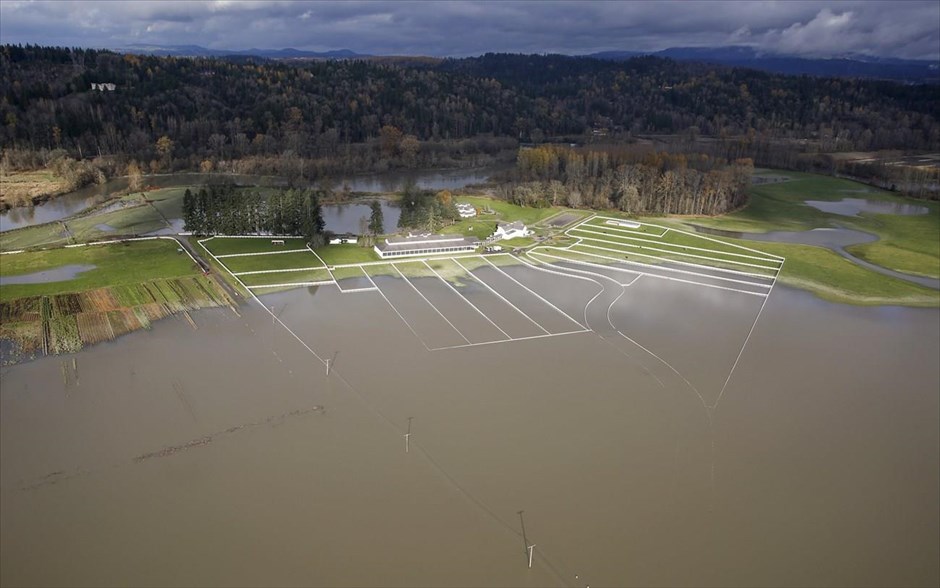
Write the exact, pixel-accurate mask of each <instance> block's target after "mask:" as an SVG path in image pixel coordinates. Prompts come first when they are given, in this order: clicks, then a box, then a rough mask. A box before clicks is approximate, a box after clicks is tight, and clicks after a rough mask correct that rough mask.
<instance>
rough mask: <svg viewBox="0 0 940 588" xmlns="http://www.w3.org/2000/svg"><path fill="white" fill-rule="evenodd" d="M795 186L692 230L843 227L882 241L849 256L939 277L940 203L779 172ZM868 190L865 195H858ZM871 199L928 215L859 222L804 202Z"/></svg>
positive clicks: (756, 196) (782, 186) (759, 195)
mask: <svg viewBox="0 0 940 588" xmlns="http://www.w3.org/2000/svg"><path fill="white" fill-rule="evenodd" d="M774 173H777V174H780V175H786V176H789V177H790V178H791V180H790V181H787V182H781V183H778V184H765V185H756V186H753V187H752V188H751V190H750V201H749V202H748V205H747V206H746V207H745V208H744V209H742V210H740V211H738V212H734V213H732V214H728V215H724V216H720V217H711V218H695V219H694V220H690V221H688V222H689V224H699V225H703V226H707V227H713V228H718V229H725V230H731V231H744V232H758V233H762V232H767V231H805V230H809V229H814V228H819V227H830V226H837V227H838V226H841V227H845V228H849V229H857V230H860V231H865V232H867V233H874V234H876V235H878V237H879V240H878V241H875V242H873V243H866V244H860V245H853V246H851V247H848V248H847V250H848V251H849V252H850V253H852V254H853V255H856V256H858V257H860V258H862V259H865V260H866V261H870V262H871V263H874V264H877V265H880V266H883V267H886V268H889V269H893V270H897V271H901V272H907V273H911V274H916V275H921V276H929V277H940V203H937V202H928V201H923V200H914V199H911V198H903V197H900V196H897V195H895V194H892V193H890V192H886V191H884V190H879V189H877V188H872V187H870V186H866V185H864V184H860V183H858V182H853V181H850V180H843V179H839V178H831V177H828V176H818V175H813V174H803V173H797V172H774ZM861 190H864V192H863V193H859V192H858V191H861ZM858 197H863V198H868V199H872V200H879V201H885V202H895V203H902V204H916V205H919V206H925V207H927V209H928V210H929V212H928V213H927V214H923V215H912V216H898V215H888V214H872V213H862V214H861V215H860V216H858V217H851V216H843V215H837V214H829V213H826V212H823V211H821V210H817V209H816V208H813V207H812V206H809V205H807V204H804V203H803V201H804V200H829V201H833V200H841V199H843V198H858Z"/></svg>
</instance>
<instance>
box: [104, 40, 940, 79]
mask: <svg viewBox="0 0 940 588" xmlns="http://www.w3.org/2000/svg"><path fill="white" fill-rule="evenodd" d="M115 50H116V51H122V52H125V53H138V54H146V55H157V56H170V57H222V58H245V57H257V58H261V59H275V60H283V59H328V60H329V59H384V58H394V59H395V60H398V61H404V62H409V61H410V57H409V56H389V55H370V54H366V53H357V52H355V51H352V50H350V49H337V50H331V51H308V50H306V49H294V48H290V47H289V48H285V49H257V48H252V49H238V50H231V49H210V48H208V47H202V46H200V45H146V44H133V45H127V46H125V47H116V48H115ZM647 55H651V56H654V57H663V58H668V59H673V60H675V61H695V62H702V63H713V64H718V65H725V66H730V67H746V68H750V69H756V70H762V71H768V72H771V73H781V74H787V75H811V76H818V77H852V78H870V79H882V80H893V81H899V82H907V83H940V64H938V63H937V62H933V61H921V60H912V59H898V58H894V57H874V56H870V55H861V54H847V55H844V56H839V57H832V58H809V57H800V56H796V55H786V54H776V53H769V52H766V51H760V50H758V49H755V48H753V47H748V46H742V45H730V46H727V47H670V48H668V49H663V50H661V51H601V52H597V53H590V54H588V55H583V56H581V57H589V58H593V59H600V60H603V61H625V60H628V59H632V58H634V57H642V56H647ZM429 59H430V60H431V61H435V60H437V59H438V58H428V57H421V58H420V61H426V60H429Z"/></svg>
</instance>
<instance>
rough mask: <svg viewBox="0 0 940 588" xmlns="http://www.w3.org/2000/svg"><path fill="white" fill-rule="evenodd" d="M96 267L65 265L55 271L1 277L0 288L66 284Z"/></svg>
mask: <svg viewBox="0 0 940 588" xmlns="http://www.w3.org/2000/svg"><path fill="white" fill-rule="evenodd" d="M96 267H98V266H96V265H80V264H70V265H63V266H62V267H57V268H54V269H48V270H43V271H41V272H34V273H31V274H22V275H18V276H0V286H12V285H13V284H46V283H49V282H66V281H68V280H74V279H75V278H77V277H78V275H79V274H81V273H82V272H87V271H89V270H93V269H95V268H96Z"/></svg>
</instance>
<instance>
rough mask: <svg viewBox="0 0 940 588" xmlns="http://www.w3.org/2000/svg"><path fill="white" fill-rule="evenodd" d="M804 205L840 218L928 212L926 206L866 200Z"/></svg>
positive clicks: (850, 199)
mask: <svg viewBox="0 0 940 588" xmlns="http://www.w3.org/2000/svg"><path fill="white" fill-rule="evenodd" d="M804 202H805V203H806V204H808V205H810V206H812V207H813V208H816V209H818V210H821V211H823V212H828V213H830V214H841V215H842V216H858V215H859V214H860V213H862V212H871V213H875V214H900V215H905V216H907V215H916V214H927V213H928V212H930V210H929V209H928V208H927V207H926V206H918V205H917V204H903V203H901V202H883V201H880V200H869V199H867V198H843V199H842V200H837V201H831V200H805V201H804Z"/></svg>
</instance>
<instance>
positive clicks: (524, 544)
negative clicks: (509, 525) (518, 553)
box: [517, 510, 532, 567]
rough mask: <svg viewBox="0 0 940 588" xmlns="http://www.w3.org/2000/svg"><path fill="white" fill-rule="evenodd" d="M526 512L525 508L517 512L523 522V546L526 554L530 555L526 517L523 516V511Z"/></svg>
mask: <svg viewBox="0 0 940 588" xmlns="http://www.w3.org/2000/svg"><path fill="white" fill-rule="evenodd" d="M524 512H525V511H524V510H520V511H518V513H517V514H518V515H519V522H520V523H522V546H523V548H524V550H525V554H526V555H529V539H528V538H527V537H526V536H525V519H524V518H522V513H524ZM530 559H531V556H530ZM529 567H532V566H531V565H530V566H529Z"/></svg>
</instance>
